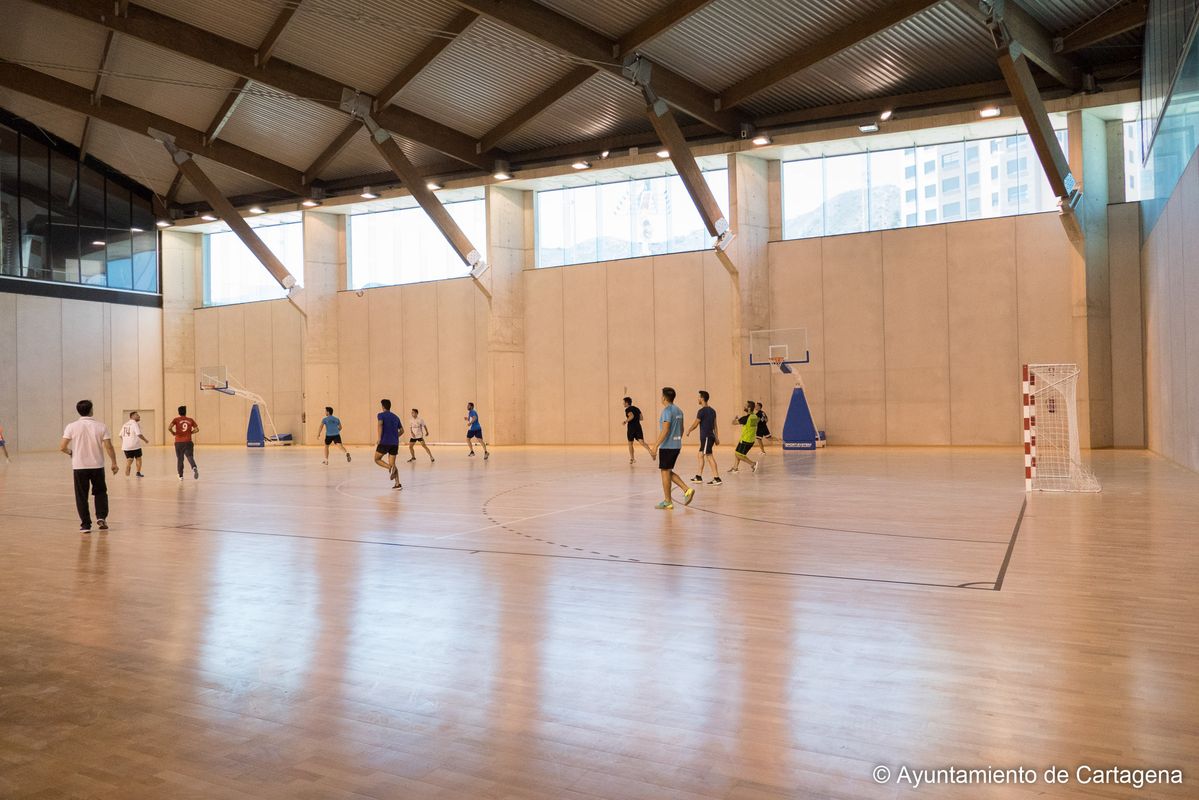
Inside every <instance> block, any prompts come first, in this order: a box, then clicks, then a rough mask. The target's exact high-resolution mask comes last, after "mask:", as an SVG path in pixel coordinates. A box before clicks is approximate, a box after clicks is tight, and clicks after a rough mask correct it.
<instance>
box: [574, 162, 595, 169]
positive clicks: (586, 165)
mask: <svg viewBox="0 0 1199 800" xmlns="http://www.w3.org/2000/svg"><path fill="white" fill-rule="evenodd" d="M570 166H571V168H572V169H591V162H590V161H576V162H575V163H573V164H571V165H570Z"/></svg>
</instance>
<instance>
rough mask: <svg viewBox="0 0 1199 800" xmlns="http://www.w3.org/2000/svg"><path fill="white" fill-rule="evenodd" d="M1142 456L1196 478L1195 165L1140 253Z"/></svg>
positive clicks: (1196, 162) (1198, 304)
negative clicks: (1146, 453) (1154, 455)
mask: <svg viewBox="0 0 1199 800" xmlns="http://www.w3.org/2000/svg"><path fill="white" fill-rule="evenodd" d="M1141 267H1142V275H1143V284H1142V290H1143V295H1144V305H1145V410H1146V423H1147V429H1148V442H1149V448H1150V449H1151V450H1154V451H1156V452H1158V453H1161V454H1162V455H1163V456H1165V457H1166V458H1169V459H1171V460H1173V461H1176V462H1178V463H1179V464H1182V465H1183V466H1186V467H1189V468H1191V469H1194V470H1199V158H1197V157H1194V156H1193V157H1192V158H1191V161H1190V164H1188V165H1187V168H1186V170H1185V171H1184V172H1183V174H1182V177H1181V178H1180V179H1179V181H1178V185H1177V186H1176V187H1175V188H1174V193H1173V194H1172V195H1171V196H1170V199H1169V201H1168V202H1167V203H1166V206H1165V209H1164V211H1163V212H1162V215H1161V217H1159V219H1158V221H1157V224H1156V225H1155V226H1154V227H1153V231H1152V232H1151V233H1150V234H1149V237H1148V238H1147V239H1146V241H1145V246H1144V249H1143V250H1142V252H1141Z"/></svg>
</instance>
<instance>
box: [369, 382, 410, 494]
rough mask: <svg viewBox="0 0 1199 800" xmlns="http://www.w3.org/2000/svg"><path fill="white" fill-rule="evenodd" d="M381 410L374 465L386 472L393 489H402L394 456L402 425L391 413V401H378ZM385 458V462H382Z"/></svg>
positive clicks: (402, 430)
mask: <svg viewBox="0 0 1199 800" xmlns="http://www.w3.org/2000/svg"><path fill="white" fill-rule="evenodd" d="M379 405H381V406H382V407H383V410H382V411H380V412H379V414H378V416H377V417H376V419H378V420H379V424H378V438H379V443H378V444H377V445H375V463H376V464H378V465H379V466H380V467H383V469H385V470H387V475H388V477H390V478H391V480H392V481H394V483H395V485H394V486H392V487H391V488H393V489H403V488H404V486H403V484H401V483H400V472H399V470H397V469H396V454H397V453H399V452H400V434H402V433H403V432H404V423H402V422H400V418H399V416H397V415H395V414H393V413H391V401H390V400H388V399H386V398H384V399H382V400H380V401H379ZM383 456H387V460H386V461H384V460H383Z"/></svg>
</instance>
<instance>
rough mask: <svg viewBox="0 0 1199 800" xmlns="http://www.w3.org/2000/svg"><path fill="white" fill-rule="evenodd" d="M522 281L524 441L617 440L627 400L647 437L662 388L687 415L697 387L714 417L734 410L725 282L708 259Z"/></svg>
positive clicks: (638, 262)
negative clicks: (673, 393) (640, 414)
mask: <svg viewBox="0 0 1199 800" xmlns="http://www.w3.org/2000/svg"><path fill="white" fill-rule="evenodd" d="M524 281H525V335H526V355H525V360H526V375H527V380H528V383H527V386H526V389H525V391H526V410H525V413H526V432H527V439H528V442H529V443H530V444H560V443H563V442H566V443H572V444H574V443H592V444H604V443H611V444H623V443H624V441H625V437H624V427H623V425H622V424H621V421H622V420H623V418H624V417H623V414H622V412H621V407H622V406H621V402H620V400H621V398H622V397H624V396H625V395H626V394H627V395H629V396H631V397H632V398H633V400H634V402H636V403H637V404H638V405H639V406H640V407H641V408H642V410H643V411H644V412H645V414H646V418H647V425H646V431H647V434H649V433H650V432H651V431H652V430H653V429H654V424H653V420H654V419H656V417H657V411H658V408H659V403H658V397H659V390H660V388H661V387H662V386H673V387H674V388H675V389H676V390H677V391H678V393H679V400H678V402H679V405H680V406H681V407H682V408H683V409H684V411H685V412H686V413H687V417H688V419H691V418H692V414H693V411H694V409H695V405H696V400H695V397H696V392H698V391H699V390H700V389H705V390H707V391H708V392H710V393H711V395H712V405H713V406H715V407H716V409H717V411H718V412H719V413H720V415H721V420H722V421H723V420H725V419H726V418H728V417H731V416H732V414H733V412H734V411H735V410H736V409H737V407H739V406H740V404H741V400H739V399H738V398H736V397H734V394H733V392H734V381H735V378H736V376H735V372H736V370H737V369H738V367H737V364H736V361H735V358H734V355H733V353H732V347H731V345H730V334H729V332H730V331H731V329H732V328H731V317H732V314H733V305H732V291H733V289H732V282H731V281H730V279H729V277H728V274H727V273H726V272H725V269H724V267H723V266H721V265H720V263H719V262H718V261H717V259H716V258H715V257H713V256H712V255H710V254H707V253H679V254H674V255H665V256H654V257H651V258H638V259H628V260H622V261H613V262H604V263H599V264H580V265H576V266H570V267H562V268H558V269H546V270H529V271H526V272H525V273H524Z"/></svg>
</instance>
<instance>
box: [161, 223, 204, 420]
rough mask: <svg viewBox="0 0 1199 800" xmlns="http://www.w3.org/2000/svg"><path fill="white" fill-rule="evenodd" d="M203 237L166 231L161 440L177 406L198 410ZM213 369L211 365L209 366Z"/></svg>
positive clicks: (164, 241) (163, 249) (163, 287)
mask: <svg viewBox="0 0 1199 800" xmlns="http://www.w3.org/2000/svg"><path fill="white" fill-rule="evenodd" d="M201 243H202V240H201V237H200V236H199V235H197V234H194V233H179V232H176V231H171V230H166V231H163V232H162V390H163V413H162V415H161V417H162V418H161V419H159V420H158V424H159V426H160V428H161V430H160V431H159V434H160V436H161V437H163V438H160V441H168V442H169V441H171V440H170V439H168V438H165V437H166V436H167V433H166V426H167V423H169V422H170V421H171V419H172V418H173V417H174V416H175V414H174V411H175V408H176V407H177V406H181V405H186V406H188V407H189V408H195V407H196V391H197V388H196V385H197V377H196V367H197V364H196V329H195V309H196V308H197V307H198V306H199V305H200V304H201V303H202V302H203V289H202V282H203V265H202V256H201ZM205 366H209V365H205Z"/></svg>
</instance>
